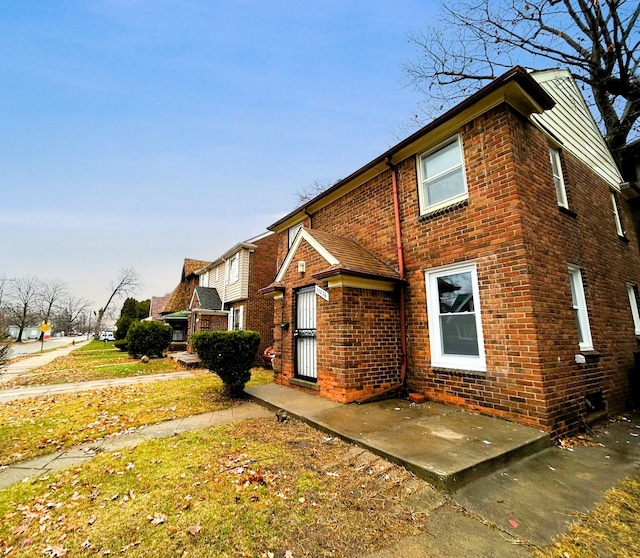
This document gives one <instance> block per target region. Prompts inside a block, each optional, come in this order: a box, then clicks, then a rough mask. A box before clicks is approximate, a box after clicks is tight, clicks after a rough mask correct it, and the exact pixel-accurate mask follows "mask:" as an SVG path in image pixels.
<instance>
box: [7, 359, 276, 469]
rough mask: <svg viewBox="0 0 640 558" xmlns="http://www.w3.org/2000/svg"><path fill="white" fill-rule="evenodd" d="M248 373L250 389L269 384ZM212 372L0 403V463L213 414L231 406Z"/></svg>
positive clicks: (264, 375)
mask: <svg viewBox="0 0 640 558" xmlns="http://www.w3.org/2000/svg"><path fill="white" fill-rule="evenodd" d="M272 378H273V375H272V373H271V372H270V371H267V370H265V369H262V368H257V369H254V370H253V371H252V379H251V381H250V382H249V384H248V385H249V386H250V385H260V384H265V383H269V382H271V381H272ZM221 390H222V382H221V381H220V379H219V378H218V376H216V375H215V374H211V373H209V372H200V373H198V374H197V375H196V376H194V377H193V378H185V379H175V380H166V381H157V382H151V383H147V384H138V385H132V386H121V387H117V388H107V389H100V390H95V391H89V392H80V393H67V394H58V395H48V396H44V397H37V398H31V399H22V400H16V401H9V402H3V403H0V465H7V464H10V463H15V462H17V461H23V460H25V459H30V458H33V457H37V456H39V455H45V454H47V453H52V452H54V451H56V450H59V449H64V448H69V447H71V446H73V445H76V444H79V443H82V442H85V441H89V440H95V439H97V438H101V437H103V436H106V435H111V434H116V433H122V432H126V431H128V430H131V429H135V428H137V427H139V426H142V425H146V424H154V423H157V422H161V421H165V420H171V419H175V418H182V417H185V416H190V415H195V414H199V413H205V412H210V411H216V410H220V409H223V408H228V407H230V406H232V405H234V404H235V401H233V400H230V399H228V398H226V397H224V396H222V394H221Z"/></svg>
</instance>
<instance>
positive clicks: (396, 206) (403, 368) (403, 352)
mask: <svg viewBox="0 0 640 558" xmlns="http://www.w3.org/2000/svg"><path fill="white" fill-rule="evenodd" d="M385 163H386V164H387V166H388V167H389V169H390V170H391V186H392V190H393V213H394V222H395V229H396V250H397V253H398V274H399V275H400V279H402V282H401V283H400V308H399V311H400V383H398V384H395V385H392V386H390V387H388V388H387V389H385V390H383V391H380V392H378V393H374V394H373V395H369V396H367V397H363V398H362V399H359V400H357V401H356V403H357V404H358V405H360V404H361V403H368V402H370V401H374V400H376V399H380V398H382V397H385V396H387V395H390V394H392V393H394V392H396V391H398V390H399V389H402V388H404V387H405V385H404V383H405V379H406V376H407V339H406V324H405V308H404V291H405V283H404V279H405V269H404V253H403V250H402V229H401V227H400V194H399V193H398V171H397V170H396V167H395V165H394V164H393V163H392V162H391V157H386V158H385Z"/></svg>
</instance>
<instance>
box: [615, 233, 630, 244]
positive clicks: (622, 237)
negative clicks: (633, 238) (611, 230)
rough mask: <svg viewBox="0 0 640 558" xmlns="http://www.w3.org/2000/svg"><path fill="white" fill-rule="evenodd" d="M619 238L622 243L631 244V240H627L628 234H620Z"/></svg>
mask: <svg viewBox="0 0 640 558" xmlns="http://www.w3.org/2000/svg"><path fill="white" fill-rule="evenodd" d="M618 238H619V239H620V240H621V241H622V242H626V243H627V244H628V243H629V239H628V238H627V235H626V234H619V235H618Z"/></svg>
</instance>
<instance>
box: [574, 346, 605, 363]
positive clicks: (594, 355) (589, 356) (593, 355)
mask: <svg viewBox="0 0 640 558" xmlns="http://www.w3.org/2000/svg"><path fill="white" fill-rule="evenodd" d="M601 356H602V353H601V352H600V351H596V350H595V349H589V350H586V349H585V350H580V352H579V353H577V354H576V364H587V363H589V362H596V361H598V360H600V357H601ZM579 357H582V360H583V362H580V360H579Z"/></svg>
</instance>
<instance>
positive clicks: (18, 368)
mask: <svg viewBox="0 0 640 558" xmlns="http://www.w3.org/2000/svg"><path fill="white" fill-rule="evenodd" d="M87 343H88V341H81V342H78V343H76V344H75V345H72V344H69V345H68V346H67V347H60V348H57V349H53V350H51V351H49V350H48V351H46V352H42V353H32V354H31V355H28V356H26V355H25V356H24V357H21V358H20V360H18V361H16V362H13V363H11V364H8V365H6V366H3V367H0V385H2V384H4V383H6V382H8V381H9V380H12V379H13V378H15V377H16V376H21V375H23V374H26V373H28V372H29V371H30V370H33V369H34V368H39V367H40V366H44V365H45V364H49V363H50V362H51V361H52V360H54V359H56V358H58V357H62V356H67V355H68V354H69V353H70V352H71V351H75V350H76V349H77V348H78V347H82V346H83V345H86V344H87Z"/></svg>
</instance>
